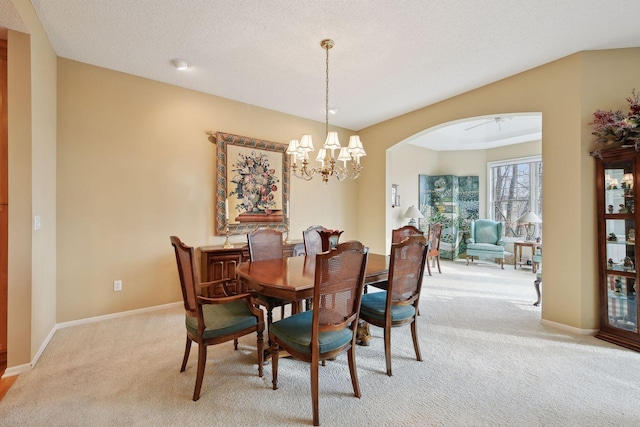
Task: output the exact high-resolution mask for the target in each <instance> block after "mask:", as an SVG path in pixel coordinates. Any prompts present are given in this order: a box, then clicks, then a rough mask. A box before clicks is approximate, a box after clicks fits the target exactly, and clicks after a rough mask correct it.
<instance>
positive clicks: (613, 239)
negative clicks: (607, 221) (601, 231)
mask: <svg viewBox="0 0 640 427" xmlns="http://www.w3.org/2000/svg"><path fill="white" fill-rule="evenodd" d="M607 240H608V241H610V242H617V241H618V236H616V233H609V235H608V236H607Z"/></svg>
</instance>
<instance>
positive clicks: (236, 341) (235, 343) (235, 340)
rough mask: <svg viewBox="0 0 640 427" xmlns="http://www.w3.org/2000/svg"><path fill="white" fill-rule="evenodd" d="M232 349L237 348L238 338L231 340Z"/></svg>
mask: <svg viewBox="0 0 640 427" xmlns="http://www.w3.org/2000/svg"><path fill="white" fill-rule="evenodd" d="M233 349H234V350H237V349H238V338H236V339H234V340H233Z"/></svg>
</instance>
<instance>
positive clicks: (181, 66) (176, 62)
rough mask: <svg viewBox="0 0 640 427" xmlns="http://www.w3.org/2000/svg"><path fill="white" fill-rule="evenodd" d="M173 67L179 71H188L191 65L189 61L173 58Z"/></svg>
mask: <svg viewBox="0 0 640 427" xmlns="http://www.w3.org/2000/svg"><path fill="white" fill-rule="evenodd" d="M169 62H171V65H173V66H174V67H176V69H177V70H181V71H182V70H188V69H189V67H191V65H189V63H188V62H187V61H183V60H182V59H178V58H173V59H172V60H171V61H169Z"/></svg>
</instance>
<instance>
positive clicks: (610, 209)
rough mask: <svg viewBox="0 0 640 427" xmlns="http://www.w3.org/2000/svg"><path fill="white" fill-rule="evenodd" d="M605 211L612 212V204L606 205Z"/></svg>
mask: <svg viewBox="0 0 640 427" xmlns="http://www.w3.org/2000/svg"><path fill="white" fill-rule="evenodd" d="M607 211H609V213H613V205H609V206H607Z"/></svg>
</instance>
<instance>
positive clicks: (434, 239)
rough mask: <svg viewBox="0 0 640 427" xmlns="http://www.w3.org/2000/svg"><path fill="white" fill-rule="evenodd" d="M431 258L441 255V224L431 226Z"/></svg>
mask: <svg viewBox="0 0 640 427" xmlns="http://www.w3.org/2000/svg"><path fill="white" fill-rule="evenodd" d="M427 235H428V236H429V242H430V244H429V256H433V255H437V254H440V238H441V237H442V224H441V223H439V222H436V223H433V224H429V231H428V233H427Z"/></svg>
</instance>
